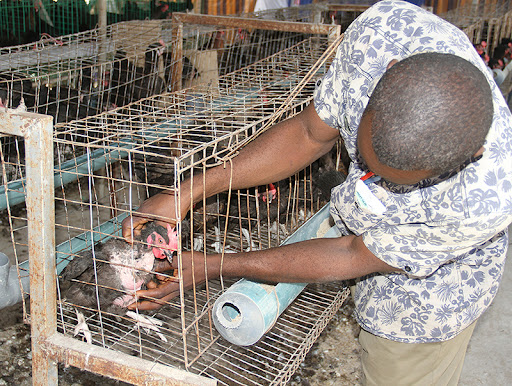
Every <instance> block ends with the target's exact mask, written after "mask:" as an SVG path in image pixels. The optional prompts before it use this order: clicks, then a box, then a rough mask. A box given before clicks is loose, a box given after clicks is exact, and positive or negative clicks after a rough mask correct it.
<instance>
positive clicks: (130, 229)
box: [122, 217, 149, 243]
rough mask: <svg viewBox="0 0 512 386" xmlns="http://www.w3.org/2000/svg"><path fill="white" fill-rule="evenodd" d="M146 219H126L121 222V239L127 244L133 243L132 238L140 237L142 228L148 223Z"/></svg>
mask: <svg viewBox="0 0 512 386" xmlns="http://www.w3.org/2000/svg"><path fill="white" fill-rule="evenodd" d="M148 221H149V220H148V219H145V218H140V217H127V218H125V219H124V220H123V222H122V226H123V237H124V239H125V240H126V241H127V242H129V243H133V239H134V237H137V236H139V235H140V232H141V231H142V228H144V225H145V224H146V223H147V222H148Z"/></svg>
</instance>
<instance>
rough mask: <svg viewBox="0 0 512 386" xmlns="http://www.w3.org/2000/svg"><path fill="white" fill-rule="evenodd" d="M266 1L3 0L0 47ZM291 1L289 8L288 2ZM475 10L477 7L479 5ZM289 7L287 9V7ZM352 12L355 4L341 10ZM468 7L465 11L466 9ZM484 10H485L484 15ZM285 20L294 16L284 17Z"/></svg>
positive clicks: (456, 7)
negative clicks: (173, 15) (135, 21)
mask: <svg viewBox="0 0 512 386" xmlns="http://www.w3.org/2000/svg"><path fill="white" fill-rule="evenodd" d="M375 2H376V0H366V1H363V0H359V1H358V0H333V1H330V2H321V1H314V0H293V1H292V0H289V1H281V2H274V3H272V4H278V5H280V6H282V7H285V8H281V9H282V10H284V9H293V8H303V9H304V8H308V7H324V8H325V7H329V6H331V5H332V6H345V7H349V8H350V7H351V8H354V7H355V6H359V5H360V6H369V5H371V4H374V3H375ZM412 2H413V3H415V4H417V5H420V6H424V7H426V8H427V9H429V10H431V11H433V12H434V13H436V14H444V13H446V12H450V13H458V12H460V11H461V10H462V9H470V8H471V9H473V11H472V13H475V12H477V13H480V8H482V9H483V8H493V7H495V8H501V7H502V6H505V7H506V6H507V3H508V1H506V0H476V1H475V0H415V1H412ZM267 6H268V5H267V4H266V3H265V1H263V0H260V1H259V2H258V1H257V0H195V1H194V0H181V1H180V0H176V1H173V0H3V1H1V2H0V32H1V34H0V47H7V46H15V45H20V44H25V43H30V42H35V41H37V40H40V39H41V38H45V37H49V36H52V37H58V36H63V35H69V34H73V33H78V32H85V31H88V30H91V29H94V28H95V27H97V26H98V24H101V20H100V17H101V15H102V14H104V15H105V23H106V25H110V24H115V23H118V22H122V21H130V20H160V19H170V18H171V16H172V13H173V12H188V11H193V12H194V13H196V14H208V15H237V16H241V15H243V14H245V15H248V14H251V13H252V12H253V11H255V10H256V11H257V12H255V13H254V14H253V16H254V17H258V14H261V13H263V14H261V16H264V14H267V15H266V16H265V17H273V16H269V14H273V13H275V10H270V12H269V11H267V10H266V8H265V7H267ZM286 7H287V8H286ZM475 10H476V11H475ZM286 12H288V10H286V11H285V13H286ZM336 12H337V13H338V14H340V13H343V12H354V9H352V10H347V11H345V10H339V9H338V10H337V11H336ZM464 12H466V11H464ZM480 16H482V15H480ZM282 20H288V21H289V20H291V19H290V18H284V19H282Z"/></svg>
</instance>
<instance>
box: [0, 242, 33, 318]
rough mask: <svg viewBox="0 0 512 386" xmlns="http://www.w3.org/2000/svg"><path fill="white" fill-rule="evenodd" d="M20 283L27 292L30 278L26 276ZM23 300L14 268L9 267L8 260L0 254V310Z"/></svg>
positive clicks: (4, 255)
mask: <svg viewBox="0 0 512 386" xmlns="http://www.w3.org/2000/svg"><path fill="white" fill-rule="evenodd" d="M21 283H22V285H23V289H24V291H25V292H28V289H29V285H30V277H29V275H28V274H27V275H26V276H24V277H21ZM22 299H23V293H22V292H21V287H20V281H19V280H18V272H17V271H16V267H11V264H10V262H9V258H8V257H7V255H6V254H5V253H2V252H0V309H2V308H4V307H8V306H12V305H14V304H16V303H18V302H20V301H21V300H22Z"/></svg>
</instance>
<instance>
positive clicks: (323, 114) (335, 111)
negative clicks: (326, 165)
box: [314, 46, 343, 129]
mask: <svg viewBox="0 0 512 386" xmlns="http://www.w3.org/2000/svg"><path fill="white" fill-rule="evenodd" d="M340 47H341V46H340ZM340 47H339V48H338V51H337V53H336V57H335V58H334V59H333V61H332V63H331V66H330V67H329V70H328V71H327V73H326V74H325V75H324V77H323V78H322V79H321V80H319V81H318V82H317V84H316V88H315V92H314V104H315V110H316V112H317V114H318V116H319V117H320V118H321V119H322V120H323V121H324V122H325V123H327V124H328V125H329V126H331V127H333V128H336V129H339V128H340V127H342V126H341V125H342V122H340V115H341V113H342V112H343V107H342V105H343V103H342V100H343V98H342V93H343V89H342V83H343V82H342V79H341V76H342V71H341V68H340V67H341V50H340Z"/></svg>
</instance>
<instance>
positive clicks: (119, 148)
mask: <svg viewBox="0 0 512 386" xmlns="http://www.w3.org/2000/svg"><path fill="white" fill-rule="evenodd" d="M327 43H328V42H327V39H326V38H325V37H312V38H309V39H307V40H304V41H303V42H301V43H298V44H296V45H294V46H293V47H291V48H289V49H287V50H283V51H281V52H279V53H277V54H275V55H273V56H271V57H269V58H267V59H264V60H261V61H258V62H256V63H255V64H253V65H251V66H248V67H245V68H242V69H240V70H238V71H235V72H233V73H230V74H228V75H226V76H224V77H220V78H219V82H218V86H216V87H214V86H212V85H211V84H203V85H198V86H196V87H193V88H189V89H185V90H181V91H178V92H175V93H168V94H163V95H161V96H155V97H150V98H146V99H142V100H140V101H138V102H135V103H132V104H130V105H128V106H125V107H122V108H117V109H114V110H112V111H108V112H105V113H102V114H99V115H96V116H91V117H87V118H85V119H83V120H79V121H72V122H69V123H67V124H59V125H56V127H55V131H54V138H53V141H54V151H53V152H48V153H50V154H46V155H47V156H49V157H54V158H55V170H56V174H55V175H52V173H48V175H47V176H46V177H47V178H49V179H50V180H55V181H58V180H64V179H65V180H66V181H67V183H66V184H61V185H60V186H59V187H58V189H56V190H55V195H56V197H55V207H56V211H57V213H58V214H57V217H56V219H57V220H56V222H55V237H56V239H57V243H58V246H57V247H56V249H55V250H54V255H49V256H51V259H53V261H55V259H56V260H57V265H56V268H55V265H53V266H52V265H51V264H50V263H47V264H48V265H49V267H46V268H45V270H41V269H40V270H38V271H37V272H40V273H41V274H44V275H47V276H45V277H47V278H51V277H52V275H53V277H55V276H54V275H55V271H57V272H58V273H60V272H61V271H62V270H63V269H64V266H65V265H66V264H67V263H68V262H69V261H70V260H72V259H74V258H75V259H76V258H83V256H84V255H83V253H84V251H87V250H90V249H91V247H92V245H93V244H94V243H96V242H97V241H98V240H100V241H103V242H105V241H106V240H107V239H110V238H112V239H115V238H119V230H120V220H122V218H123V217H124V216H125V215H127V214H129V213H131V210H132V208H135V207H137V206H138V205H139V204H140V202H142V200H144V199H145V198H147V197H148V196H151V195H152V194H154V193H155V192H156V191H159V190H161V189H168V190H170V191H171V192H174V193H173V194H175V195H177V198H178V199H182V200H183V199H184V200H187V199H190V198H189V197H187V195H186V194H184V195H182V196H180V195H179V194H178V191H179V184H180V181H181V180H182V179H183V178H184V177H185V176H190V177H191V178H193V179H194V178H196V179H197V178H200V173H201V172H203V171H204V170H205V169H206V168H209V167H211V166H213V165H215V164H218V163H219V162H221V161H226V162H229V161H227V160H228V159H229V157H231V156H232V155H233V154H234V153H233V152H234V151H236V149H238V148H239V147H240V146H242V145H243V144H244V143H246V141H248V140H251V138H253V137H254V136H255V135H257V133H258V132H261V130H262V128H263V129H264V128H265V127H268V126H269V125H270V123H271V122H274V121H275V111H276V110H278V109H279V107H280V106H281V105H282V104H283V102H285V105H286V106H287V108H286V109H282V110H281V111H282V112H284V116H283V117H282V118H284V117H287V116H292V115H295V114H297V113H298V112H300V111H301V110H302V109H303V108H304V107H305V106H306V105H307V104H308V103H309V102H310V100H311V97H312V91H313V89H314V85H315V81H316V80H317V79H318V78H319V77H321V76H322V75H323V73H324V72H325V70H326V68H327V65H328V62H326V63H324V64H322V65H319V64H318V63H317V62H318V58H319V57H322V53H324V52H325V49H326V47H327ZM315 64H316V66H315ZM312 68H313V69H314V71H313V72H311V73H309V72H310V70H311V69H312ZM308 73H309V74H308ZM305 78H306V79H307V81H306V82H305V81H304V79H305ZM29 155H30V153H27V157H29ZM84 156H85V157H86V158H85V159H86V161H87V162H85V161H84V159H83V158H80V157H84ZM336 160H337V157H336V156H332V155H330V157H329V159H328V160H326V161H325V162H324V164H322V166H319V165H318V164H317V165H312V166H310V167H308V168H307V169H306V170H305V171H303V172H301V173H299V174H298V175H296V176H295V177H293V178H291V179H288V180H286V181H280V182H276V186H277V188H276V197H275V198H274V200H273V201H272V202H270V199H269V198H270V197H271V195H272V193H271V189H270V188H269V187H258V188H255V189H246V190H243V191H232V192H228V193H224V194H222V195H218V196H216V197H213V199H211V200H208V201H203V202H200V203H198V205H197V206H196V207H194V208H193V209H192V213H191V215H190V216H189V217H188V218H180V217H179V216H177V218H178V230H179V232H180V236H181V237H180V248H179V250H178V259H181V250H182V249H183V250H194V251H195V252H194V253H200V254H202V253H204V252H208V253H210V252H214V251H225V252H228V251H240V250H246V249H260V248H267V247H270V246H276V245H279V244H280V243H281V242H282V241H283V240H284V239H285V238H286V236H287V235H289V234H290V233H291V232H292V231H293V230H294V229H296V228H297V227H298V226H299V225H300V224H302V223H303V222H304V221H305V220H306V219H307V218H308V217H310V216H311V215H312V214H313V213H315V212H316V211H317V210H318V209H319V208H320V207H321V204H322V203H323V202H325V201H327V200H328V198H327V197H325V196H324V197H323V198H322V197H321V196H319V194H318V190H317V187H315V186H313V180H314V178H313V176H312V174H314V173H319V171H320V170H322V168H327V166H326V165H328V164H329V161H330V162H331V163H335V162H336ZM100 161H101V162H100ZM27 162H28V161H27ZM96 162H97V163H98V164H99V165H101V167H96V166H95V163H96ZM82 164H85V165H86V168H85V169H84V168H83V166H82ZM16 167H18V168H20V169H22V167H21V165H16ZM169 176H170V177H171V179H170V180H169V179H167V180H166V178H168V177H169ZM70 177H71V178H70ZM13 193H18V194H22V195H23V194H24V192H23V190H21V191H18V192H13ZM52 193H53V190H52ZM263 197H266V198H267V200H264V199H263ZM228 200H229V201H228ZM273 211H275V212H273ZM11 217H12V220H16V221H18V222H20V221H23V220H24V219H23V218H22V215H19V214H18V215H13V216H11ZM25 221H26V220H25ZM187 222H188V224H189V225H188V228H189V230H188V231H187V230H186V223H187ZM21 228H23V226H19V227H18V231H19V229H21ZM52 231H53V230H52ZM13 232H17V231H13ZM20 244H23V243H20ZM97 245H98V244H97ZM16 246H18V245H16ZM20 246H22V245H20ZM46 259H48V256H47V257H46ZM31 260H32V256H31ZM96 260H97V261H98V262H101V257H97V258H96ZM53 264H55V263H53ZM131 267H133V264H132V265H131ZM19 269H20V270H23V269H25V272H26V268H24V266H23V264H22V263H20V264H19ZM49 271H51V273H50V272H49ZM30 272H31V274H32V272H33V271H32V268H31V270H30ZM152 273H153V272H152ZM49 280H51V279H49ZM229 283H230V281H228V280H224V282H220V281H218V280H211V279H210V280H207V281H206V285H205V286H199V285H197V286H196V288H195V289H194V290H192V291H188V292H184V291H183V289H182V290H181V292H180V297H179V298H177V299H175V300H174V301H171V302H170V303H169V304H167V305H166V306H165V307H163V308H161V309H160V310H159V311H158V312H155V313H153V314H151V316H152V317H154V318H156V319H157V320H159V322H161V324H162V325H161V326H160V327H159V328H160V330H159V331H160V332H159V333H156V332H152V333H149V332H147V331H145V330H144V329H143V328H144V325H143V324H142V325H141V324H140V323H139V324H136V323H135V322H134V321H133V320H131V319H130V318H129V317H127V316H126V315H116V314H115V313H112V312H109V310H108V309H107V310H106V309H105V307H104V306H102V305H100V306H99V307H98V306H96V305H95V306H89V307H84V306H82V305H79V304H74V303H73V302H70V300H69V299H67V298H66V297H65V296H63V293H62V288H63V287H62V282H60V281H59V285H58V287H57V289H58V291H57V292H58V295H59V296H58V302H57V303H58V310H57V312H56V314H54V315H57V321H56V324H57V329H58V331H59V332H58V333H56V332H55V327H54V326H55V325H54V324H53V323H54V316H52V317H51V318H48V315H46V319H43V320H40V319H39V317H38V316H39V314H38V313H37V310H38V309H39V308H38V307H46V303H48V302H52V301H53V300H49V299H50V298H51V296H50V297H47V298H46V301H45V302H42V303H38V304H33V307H36V308H33V309H32V314H31V315H30V319H31V322H32V324H37V325H38V326H45V327H44V328H43V327H41V328H43V329H45V331H47V334H46V335H45V339H40V340H35V344H38V345H39V346H40V347H39V349H40V350H41V352H43V353H44V356H43V357H44V358H45V359H44V360H45V361H46V362H44V361H43V362H38V361H36V362H34V365H35V366H36V368H35V369H34V374H35V375H34V379H39V375H37V374H39V373H40V372H42V374H43V375H44V374H46V375H44V377H43V378H40V379H47V378H48V377H50V376H51V377H53V376H56V375H55V374H54V364H53V363H52V361H53V360H57V361H59V362H63V363H65V364H66V365H73V366H77V367H80V368H82V369H85V370H88V371H93V372H97V373H99V374H102V375H106V376H109V377H113V378H116V379H120V380H124V381H128V382H131V383H136V384H143V383H152V382H154V383H156V382H157V381H162V382H163V381H164V380H165V381H166V382H175V381H176V380H178V381H179V382H185V383H186V382H188V383H194V382H195V383H198V384H205V379H209V380H211V379H213V380H215V381H216V382H218V383H220V384H229V385H231V384H277V383H283V382H286V380H288V379H289V378H290V377H291V375H292V374H293V372H294V370H295V369H296V367H297V366H298V365H299V364H300V361H302V360H303V358H304V356H305V355H306V353H307V350H308V349H309V348H310V347H311V345H312V344H313V343H314V341H315V339H316V338H317V337H318V335H319V334H320V332H321V331H322V329H323V328H324V327H325V325H326V324H327V322H328V321H329V319H330V318H331V317H332V316H333V315H334V313H335V312H336V310H337V309H338V308H339V307H340V306H341V305H342V303H343V301H344V299H345V297H346V296H347V291H346V289H345V288H341V287H340V286H339V285H326V286H309V287H307V289H306V290H305V291H304V292H303V293H302V294H301V295H300V296H299V297H298V298H297V299H296V301H295V302H294V303H293V304H292V306H291V307H290V308H289V309H288V310H287V311H285V313H284V314H283V315H282V317H281V318H280V319H279V320H278V321H277V323H276V325H275V326H274V328H273V329H272V330H271V332H270V333H269V334H267V335H266V336H265V337H264V338H263V339H262V340H261V341H260V342H258V343H257V344H256V345H254V346H251V347H249V348H240V347H236V346H235V347H234V346H232V345H230V344H227V343H226V342H225V341H224V340H223V339H221V338H219V335H218V334H217V332H216V331H215V330H214V329H213V327H212V323H211V317H210V310H211V306H212V305H213V302H214V301H215V299H216V297H217V296H218V295H219V294H220V293H222V291H223V288H226V287H227V286H228V285H229ZM38 284H39V285H40V283H38ZM36 285H37V284H36ZM90 286H96V285H95V284H94V282H91V284H90ZM36 288H37V287H36ZM52 299H55V298H52ZM52 307H53V306H52ZM75 309H78V310H80V312H82V314H83V316H84V319H85V320H86V323H87V325H88V328H89V330H90V333H91V340H92V342H93V344H92V345H90V344H87V343H85V342H80V341H79V340H77V339H75V338H72V337H71V336H73V335H74V331H75V328H76V327H77V323H78V318H79V316H78V314H77V313H76V311H75ZM53 310H54V308H53ZM48 323H49V324H48ZM80 334H81V333H80ZM159 334H161V335H162V336H163V337H164V338H165V340H166V341H165V340H164V339H161V338H160V337H159V336H160V335H159ZM49 358H51V359H49ZM180 369H186V370H188V371H187V372H183V371H182V370H180ZM48 374H49V375H48ZM45 377H46V378H45ZM197 377H200V378H197ZM50 383H53V382H50Z"/></svg>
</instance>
